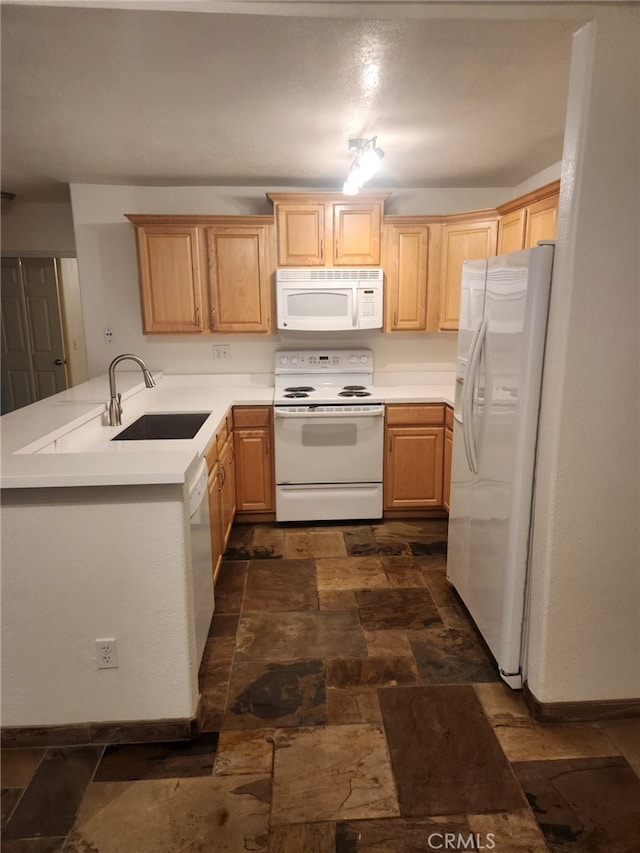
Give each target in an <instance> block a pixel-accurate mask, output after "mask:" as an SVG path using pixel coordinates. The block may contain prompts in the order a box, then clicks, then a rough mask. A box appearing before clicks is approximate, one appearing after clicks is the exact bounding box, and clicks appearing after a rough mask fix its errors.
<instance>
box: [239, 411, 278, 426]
mask: <svg viewBox="0 0 640 853" xmlns="http://www.w3.org/2000/svg"><path fill="white" fill-rule="evenodd" d="M270 425H271V406H234V407H233V426H234V427H268V426H270Z"/></svg>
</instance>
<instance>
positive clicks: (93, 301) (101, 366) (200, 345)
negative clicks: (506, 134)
mask: <svg viewBox="0 0 640 853" xmlns="http://www.w3.org/2000/svg"><path fill="white" fill-rule="evenodd" d="M275 189H276V188H274V187H264V188H262V187H254V188H247V187H229V188H216V187H130V186H129V187H123V186H97V185H84V184H83V185H79V184H74V185H72V187H71V199H72V206H73V216H74V224H75V234H76V245H77V253H78V267H79V273H80V282H81V290H82V305H83V313H84V324H85V332H86V341H87V356H88V363H89V375H90V376H97V375H100V374H101V373H104V372H105V371H106V369H107V366H108V364H109V362H110V361H111V359H112V358H113V357H114V355H117V354H118V353H121V352H134V353H137V354H138V355H140V356H142V358H144V359H145V360H146V361H147V363H148V364H149V365H151V366H152V367H154V368H158V369H162V370H164V371H165V372H167V373H211V372H213V371H214V370H216V369H218V368H217V366H216V365H215V364H214V360H213V345H214V343H230V344H231V356H232V357H231V360H230V361H229V363H228V364H227V365H225V370H226V371H227V372H230V373H265V372H267V373H268V372H271V371H272V364H273V353H274V352H275V350H276V349H277V348H278V347H282V346H288V345H292V346H300V345H307V346H308V345H309V344H310V343H311V342H313V344H314V345H315V344H316V343H318V344H322V345H324V344H331V345H333V346H336V347H339V346H342V345H344V346H348V345H350V344H357V345H358V346H371V348H372V349H373V351H374V357H375V364H376V368H377V369H378V370H388V371H397V370H403V369H409V368H411V369H413V370H424V369H428V368H429V367H430V366H432V365H435V366H436V367H442V366H443V365H445V366H446V367H448V368H450V367H451V366H452V364H453V361H454V359H455V348H456V336H455V335H451V334H446V335H424V334H422V335H418V334H416V335H397V334H396V335H393V336H388V335H382V334H381V333H374V334H362V335H358V336H356V335H348V336H347V335H333V336H331V337H319V336H318V337H314V338H313V339H311V338H309V337H305V338H300V337H297V338H296V337H294V336H291V335H273V336H267V337H262V336H255V335H236V336H218V335H216V336H215V338H206V339H204V340H198V341H194V340H193V338H191V337H189V336H176V337H174V336H171V337H170V338H169V337H167V336H158V335H156V336H145V335H143V334H142V331H141V321H140V298H139V290H138V272H137V261H136V248H135V237H134V228H133V225H131V223H130V222H129V221H128V220H127V219H125V217H124V214H126V213H187V214H188V213H192V214H197V213H209V214H259V213H271V212H272V206H271V204H270V203H269V202H268V201H267V199H266V192H267V191H269V190H273V191H275ZM395 195H396V194H395V193H394V196H392V197H395ZM401 195H403V194H402V193H398V196H401ZM404 196H405V197H406V198H407V200H408V201H407V208H403V207H402V205H400V204H399V203H398V208H399V209H400V210H401V212H411V204H417V202H415V199H417V198H420V199H421V202H420V204H419V205H417V209H419V210H420V211H421V212H422V213H441V212H446V210H448V211H451V210H465V209H466V210H469V209H471V208H475V207H486V206H490V205H493V204H496V203H499V202H500V201H504V200H506V199H507V198H509V197H510V191H509V190H508V189H504V188H502V189H490V190H468V191H464V190H449V191H447V190H438V191H433V192H432V193H430V192H428V191H415V192H413V193H410V192H406V193H404ZM412 200H413V201H412ZM106 327H110V328H112V329H113V331H114V340H113V343H112V344H105V343H104V339H103V338H104V335H103V330H104V328H106ZM407 365H408V366H409V367H407Z"/></svg>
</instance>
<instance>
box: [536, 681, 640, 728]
mask: <svg viewBox="0 0 640 853" xmlns="http://www.w3.org/2000/svg"><path fill="white" fill-rule="evenodd" d="M522 697H523V699H524V701H525V702H526V705H527V708H528V709H529V713H530V714H531V716H532V717H533V718H534V720H538V722H540V723H587V722H597V721H598V720H620V719H624V718H626V717H640V699H612V700H609V699H598V700H595V701H593V702H540V700H539V699H537V698H536V697H535V696H534V695H533V693H532V692H531V690H530V689H529V687H528V685H527V684H525V686H524V687H523V689H522Z"/></svg>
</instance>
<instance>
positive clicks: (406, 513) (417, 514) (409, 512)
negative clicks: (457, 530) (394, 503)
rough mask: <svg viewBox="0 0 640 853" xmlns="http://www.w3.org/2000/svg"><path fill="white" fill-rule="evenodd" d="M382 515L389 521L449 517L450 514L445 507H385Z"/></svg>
mask: <svg viewBox="0 0 640 853" xmlns="http://www.w3.org/2000/svg"><path fill="white" fill-rule="evenodd" d="M382 517H383V519H386V520H387V521H391V520H392V519H401V518H433V519H438V518H443V519H448V518H449V514H448V513H447V511H446V510H444V509H385V511H384V514H383V516H382Z"/></svg>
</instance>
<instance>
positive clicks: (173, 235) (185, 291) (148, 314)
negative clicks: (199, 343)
mask: <svg viewBox="0 0 640 853" xmlns="http://www.w3.org/2000/svg"><path fill="white" fill-rule="evenodd" d="M139 218H146V219H150V220H151V221H148V222H146V223H144V224H138V222H137V220H138V219H139ZM127 219H130V220H131V221H132V222H133V223H134V224H135V225H136V240H137V246H138V274H139V281H140V301H141V306H142V330H143V332H144V333H145V334H148V335H153V334H166V333H173V334H182V335H183V334H189V333H196V334H200V333H201V332H203V331H204V330H205V327H204V325H203V323H204V322H205V320H204V306H203V302H202V293H203V287H202V269H201V252H200V243H201V236H202V235H201V234H200V232H199V230H198V228H197V227H196V226H195V225H187V224H182V225H181V224H178V223H176V222H165V223H163V224H159V223H158V222H157V220H153V219H151V218H150V217H135V216H128V217H127Z"/></svg>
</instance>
